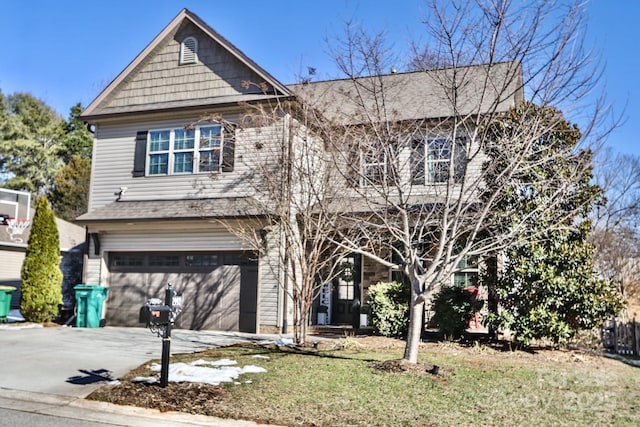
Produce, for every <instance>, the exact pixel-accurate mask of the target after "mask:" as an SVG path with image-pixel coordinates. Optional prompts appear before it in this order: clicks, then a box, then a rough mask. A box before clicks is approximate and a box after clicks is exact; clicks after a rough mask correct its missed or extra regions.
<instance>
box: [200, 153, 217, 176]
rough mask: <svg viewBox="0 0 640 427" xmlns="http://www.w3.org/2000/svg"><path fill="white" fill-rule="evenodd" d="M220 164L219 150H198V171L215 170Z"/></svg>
mask: <svg viewBox="0 0 640 427" xmlns="http://www.w3.org/2000/svg"><path fill="white" fill-rule="evenodd" d="M219 164H220V151H218V150H214V151H200V164H199V165H198V172H215V171H217V170H218V165H219Z"/></svg>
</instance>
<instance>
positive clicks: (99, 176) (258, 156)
mask: <svg viewBox="0 0 640 427" xmlns="http://www.w3.org/2000/svg"><path fill="white" fill-rule="evenodd" d="M233 119H234V118H229V119H228V120H233ZM196 120H197V117H192V118H188V119H181V120H167V121H145V122H138V123H118V124H100V125H99V126H98V128H97V131H96V144H95V147H94V157H93V171H92V178H91V193H90V201H89V211H91V210H93V209H97V208H99V207H102V206H104V205H106V204H108V203H111V202H113V201H114V200H115V199H116V198H117V195H116V194H114V193H117V192H118V191H119V189H120V188H121V187H127V191H126V193H125V195H124V196H123V197H124V198H126V199H129V200H162V199H183V198H205V197H243V196H250V195H252V192H254V190H253V189H254V188H256V185H257V184H258V180H259V177H254V176H253V175H254V170H255V167H254V165H255V164H256V163H255V162H264V161H268V159H269V158H270V156H269V155H268V151H269V150H268V149H266V148H265V149H264V150H256V149H255V146H256V141H258V140H259V141H261V142H262V144H263V145H265V146H267V145H268V144H276V143H278V142H279V141H280V140H281V138H282V132H281V131H280V130H279V129H280V128H281V126H282V124H281V123H278V124H276V125H273V126H271V127H268V128H262V129H261V130H260V132H257V131H255V130H253V129H247V130H237V131H236V140H235V167H234V171H233V172H216V173H213V174H211V173H200V174H183V175H167V176H144V177H137V178H134V177H132V174H131V171H132V169H133V159H134V150H135V138H136V132H138V131H143V130H149V129H175V128H181V127H184V126H185V125H187V124H189V123H193V122H195V121H196ZM252 179H254V180H256V181H255V182H252Z"/></svg>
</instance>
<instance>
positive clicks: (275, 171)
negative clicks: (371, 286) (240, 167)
mask: <svg viewBox="0 0 640 427" xmlns="http://www.w3.org/2000/svg"><path fill="white" fill-rule="evenodd" d="M245 84H247V85H251V84H254V83H252V82H245ZM242 109H243V115H242V117H241V118H240V120H239V122H238V123H231V122H228V121H226V120H225V119H224V118H223V117H222V116H220V115H214V116H211V115H209V116H206V117H203V118H202V120H203V121H207V122H210V121H214V122H217V123H221V124H223V126H224V127H225V128H226V130H227V135H228V138H238V139H242V141H243V144H245V145H246V147H245V148H246V150H245V152H244V153H243V156H242V157H243V159H242V161H243V162H244V163H245V166H246V168H245V170H246V172H245V173H244V174H241V175H240V176H239V177H238V181H239V182H242V183H243V185H242V187H243V188H245V189H246V190H245V192H246V194H245V203H246V205H247V206H246V207H247V209H246V211H247V212H253V215H252V216H250V217H249V218H248V219H247V218H245V219H244V220H243V221H237V220H229V219H224V220H220V221H221V223H222V224H223V225H225V226H226V228H227V229H228V230H230V231H231V232H233V233H234V234H236V235H237V236H239V237H241V238H242V239H243V241H244V242H245V243H246V244H248V245H249V246H250V247H251V248H252V249H253V251H254V252H256V253H258V254H260V256H261V259H262V260H263V264H264V265H266V266H267V268H268V269H270V271H271V274H272V275H273V276H274V277H276V280H277V281H278V283H279V286H280V287H281V290H282V291H283V292H284V301H286V302H285V305H284V314H283V315H284V319H283V322H284V323H285V324H286V322H287V318H288V315H289V313H291V314H292V320H293V325H292V327H293V335H294V340H295V342H296V343H297V344H303V343H304V342H305V341H306V338H307V333H308V325H309V323H310V315H311V308H312V304H313V302H314V301H315V300H316V299H317V298H318V295H319V292H320V289H321V287H322V286H323V285H324V284H326V283H331V281H332V280H333V279H334V278H335V277H336V275H337V274H338V273H339V271H338V265H339V263H340V260H341V258H342V256H343V255H344V254H345V253H346V251H345V250H344V249H343V248H341V247H340V246H337V245H334V244H332V243H331V242H332V238H331V236H332V235H333V234H335V231H334V229H333V228H332V227H333V224H334V223H335V221H334V219H333V217H335V216H336V214H329V213H327V212H325V211H322V210H321V209H319V208H318V206H319V203H320V201H322V200H323V199H329V198H334V197H335V192H336V191H340V189H338V188H337V187H334V186H331V185H330V183H329V181H328V173H329V169H330V167H331V162H330V161H329V159H328V157H327V153H326V150H325V145H324V144H323V142H322V141H321V140H320V139H319V138H318V136H317V135H316V134H314V132H313V131H312V129H310V128H309V118H310V117H313V115H314V114H315V112H312V111H310V110H309V108H308V106H305V105H302V104H300V103H298V102H295V101H291V100H287V99H286V98H282V99H274V100H273V101H272V102H262V103H255V104H243V105H242ZM234 135H235V136H234ZM213 178H214V179H215V178H216V176H215V175H214V176H213ZM288 303H290V305H289V304H288Z"/></svg>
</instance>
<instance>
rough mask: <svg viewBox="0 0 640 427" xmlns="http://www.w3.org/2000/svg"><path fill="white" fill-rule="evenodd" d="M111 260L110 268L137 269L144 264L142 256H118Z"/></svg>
mask: <svg viewBox="0 0 640 427" xmlns="http://www.w3.org/2000/svg"><path fill="white" fill-rule="evenodd" d="M112 260H113V261H112V264H111V266H112V267H138V266H141V265H143V264H144V255H133V254H118V255H114V256H113V258H112Z"/></svg>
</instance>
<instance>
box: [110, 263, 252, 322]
mask: <svg viewBox="0 0 640 427" xmlns="http://www.w3.org/2000/svg"><path fill="white" fill-rule="evenodd" d="M257 281H258V264H257V261H256V259H255V256H254V255H253V254H251V253H229V252H226V253H217V252H179V253H167V252H158V253H147V252H145V253H142V252H114V253H111V254H109V288H110V289H109V296H108V299H107V314H106V319H107V324H109V325H122V326H140V324H139V323H138V314H139V310H140V307H141V306H142V305H143V304H144V303H146V301H148V300H149V299H150V298H161V299H163V300H164V291H165V289H166V287H167V284H168V283H171V284H172V285H173V287H174V288H175V289H176V290H177V291H178V292H181V293H182V295H183V297H182V299H183V311H182V313H181V314H180V316H178V318H177V320H176V327H177V328H183V329H194V330H200V329H211V330H223V331H241V332H255V331H256V309H257Z"/></svg>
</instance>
